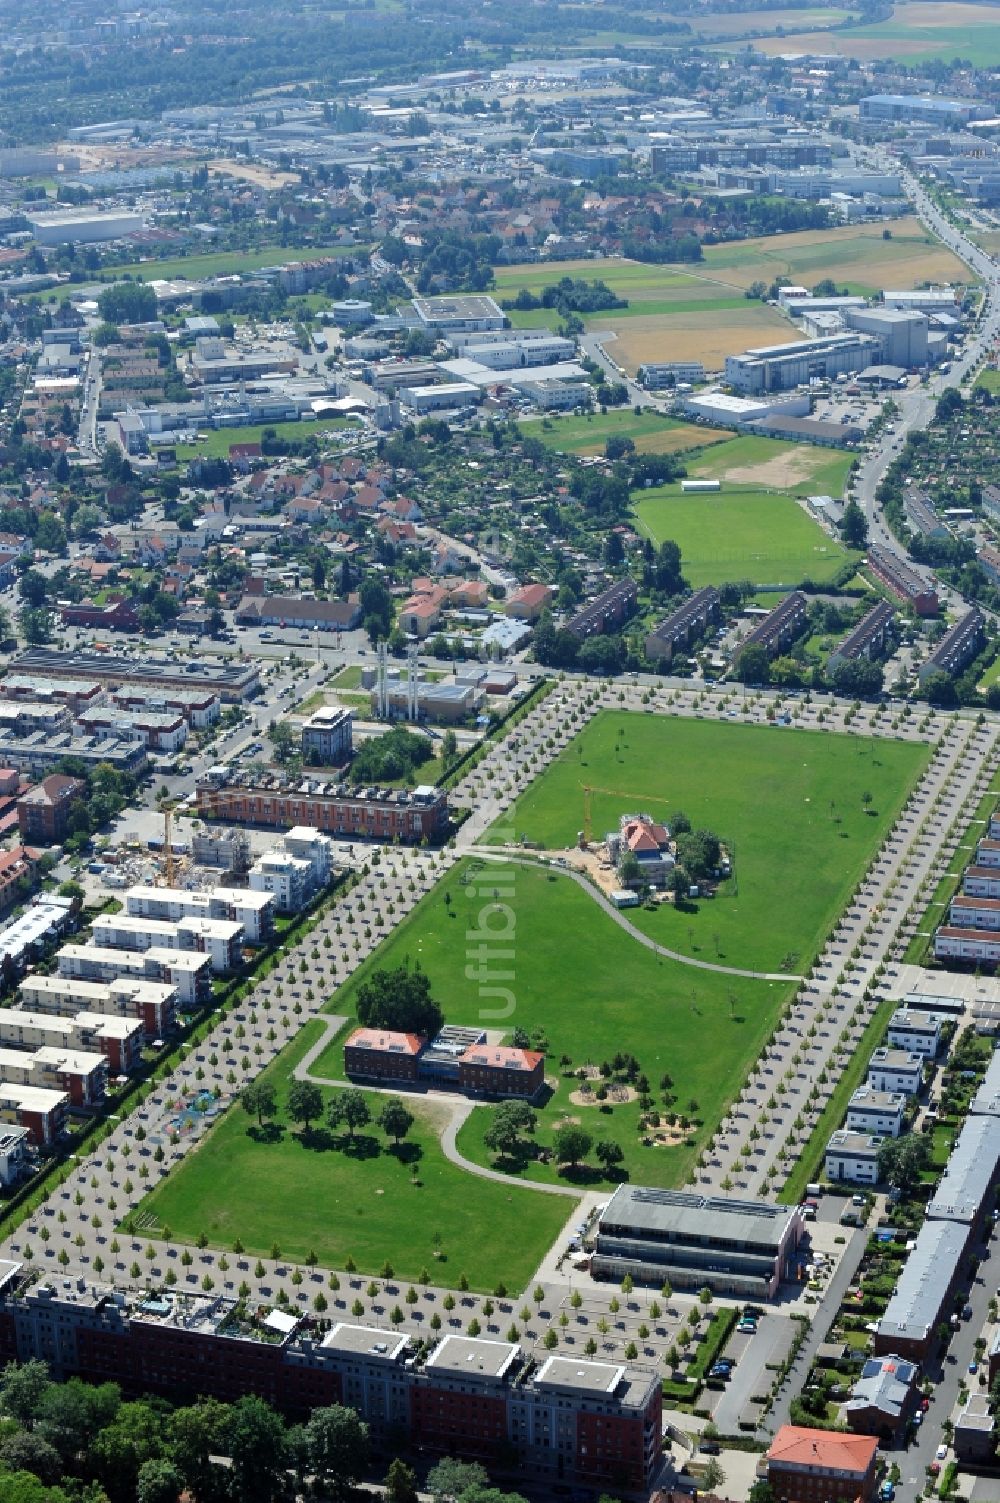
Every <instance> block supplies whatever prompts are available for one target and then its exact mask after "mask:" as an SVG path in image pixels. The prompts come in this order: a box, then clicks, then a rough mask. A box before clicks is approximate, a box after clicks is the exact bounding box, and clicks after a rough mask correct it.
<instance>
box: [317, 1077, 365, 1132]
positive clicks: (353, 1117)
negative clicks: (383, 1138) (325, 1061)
mask: <svg viewBox="0 0 1000 1503" xmlns="http://www.w3.org/2000/svg"><path fill="white" fill-rule="evenodd" d="M371 1119H372V1114H371V1111H370V1110H369V1107H368V1102H367V1101H366V1100H365V1097H364V1093H363V1092H362V1091H358V1090H355V1089H354V1088H353V1087H352V1088H351V1089H350V1090H347V1091H337V1092H336V1093H335V1095H334V1097H333V1099H332V1100H331V1102H330V1104H329V1106H328V1107H327V1109H326V1120H327V1121H328V1122H329V1124H330V1126H331V1127H333V1128H336V1127H340V1126H344V1127H346V1128H347V1136H348V1138H349V1139H350V1141H351V1142H352V1143H353V1142H354V1134H355V1133H356V1132H357V1131H358V1129H359V1128H362V1127H367V1126H368V1123H369V1122H370V1121H371Z"/></svg>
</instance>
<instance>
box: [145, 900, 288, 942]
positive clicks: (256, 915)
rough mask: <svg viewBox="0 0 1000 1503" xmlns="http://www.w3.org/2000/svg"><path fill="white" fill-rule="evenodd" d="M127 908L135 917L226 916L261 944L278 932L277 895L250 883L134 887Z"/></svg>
mask: <svg viewBox="0 0 1000 1503" xmlns="http://www.w3.org/2000/svg"><path fill="white" fill-rule="evenodd" d="M124 899H125V912H126V913H127V914H129V915H130V916H131V917H134V918H152V919H164V920H167V921H169V922H171V923H176V922H177V921H178V920H179V919H182V918H210V919H225V920H227V921H228V922H230V923H235V924H240V925H242V928H243V934H244V938H245V940H246V942H247V944H250V945H261V944H264V943H266V941H267V940H268V939H270V937H271V935H272V933H273V932H274V909H275V904H274V898H273V897H272V896H271V894H270V893H266V892H257V891H255V890H253V889H251V888H247V887H208V888H202V889H200V890H199V889H189V888H187V887H130V888H128V890H127V891H126V892H125V894H124Z"/></svg>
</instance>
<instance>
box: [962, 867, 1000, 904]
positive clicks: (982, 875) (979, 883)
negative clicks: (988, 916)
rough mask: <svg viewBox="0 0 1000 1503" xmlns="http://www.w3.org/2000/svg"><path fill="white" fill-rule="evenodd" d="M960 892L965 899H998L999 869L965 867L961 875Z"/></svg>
mask: <svg viewBox="0 0 1000 1503" xmlns="http://www.w3.org/2000/svg"><path fill="white" fill-rule="evenodd" d="M962 892H963V894H964V895H965V897H967V898H993V899H996V898H1000V867H996V866H967V867H966V868H965V871H964V872H963V873H962Z"/></svg>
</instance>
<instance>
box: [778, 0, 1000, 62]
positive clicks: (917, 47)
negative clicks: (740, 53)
mask: <svg viewBox="0 0 1000 1503" xmlns="http://www.w3.org/2000/svg"><path fill="white" fill-rule="evenodd" d="M789 14H792V13H791V12H790V13H789ZM756 45H757V46H758V47H759V48H760V50H761V51H762V52H766V53H769V54H771V55H774V56H777V55H780V54H782V53H788V52H820V53H824V52H825V53H831V52H832V53H836V54H837V55H838V56H840V57H853V58H857V59H858V60H859V61H861V62H870V61H872V60H875V59H879V58H892V59H897V60H899V61H900V62H904V63H908V64H910V65H911V66H912V65H913V64H916V63H923V62H931V61H934V60H943V61H949V60H951V59H953V58H959V57H960V58H972V59H974V60H975V62H976V65H977V66H978V67H984V68H989V67H995V66H996V65H997V64H998V63H1000V6H998V5H989V4H986V5H975V4H963V3H961V0H952V3H950V4H948V5H933V4H931V3H930V0H911V3H904V4H899V5H897V6H896V7H895V8H894V10H893V13H892V16H891V18H890V19H889V20H888V21H881V22H879V23H877V24H876V25H873V26H848V27H844V28H843V29H842V30H837V31H810V30H808V29H803V30H798V31H795V30H792V29H791V26H787V27H786V28H785V30H784V31H783V33H782V35H781V36H771V37H764V38H762V39H761V40H760V42H759V43H757V44H756Z"/></svg>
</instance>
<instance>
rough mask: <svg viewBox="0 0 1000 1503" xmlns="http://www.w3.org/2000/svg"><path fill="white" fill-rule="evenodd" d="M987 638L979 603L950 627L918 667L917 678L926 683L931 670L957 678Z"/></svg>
mask: <svg viewBox="0 0 1000 1503" xmlns="http://www.w3.org/2000/svg"><path fill="white" fill-rule="evenodd" d="M985 641H986V618H985V617H984V615H983V613H982V611H981V610H980V609H979V608H978V606H973V608H972V610H971V611H967V612H966V614H965V615H964V616H963V617H962V618H961V619H960V620H959V621H956V622H955V624H954V626H951V627H949V628H948V630H947V631H946V632H945V634H944V636H943V637H942V638H941V640H940V642H939V643H938V645H937V646H936V647H935V649H934V651H933V652H932V653H931V654H930V656H929V657H927V658H925V660H924V661H923V662H922V663H921V665H920V667H919V668H918V669H917V678H918V680H919V681H920V683H921V684H925V683H926V682H927V680H928V678H929V677H930V676H931V674H932V673H947V674H948V675H949V677H951V678H954V677H955V676H956V674H959V673H961V672H962V669H963V668H966V667H967V666H968V665H969V663H971V662H972V659H973V658H974V657H975V656H976V654H977V653H978V652H981V651H982V648H983V644H984V643H985Z"/></svg>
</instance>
